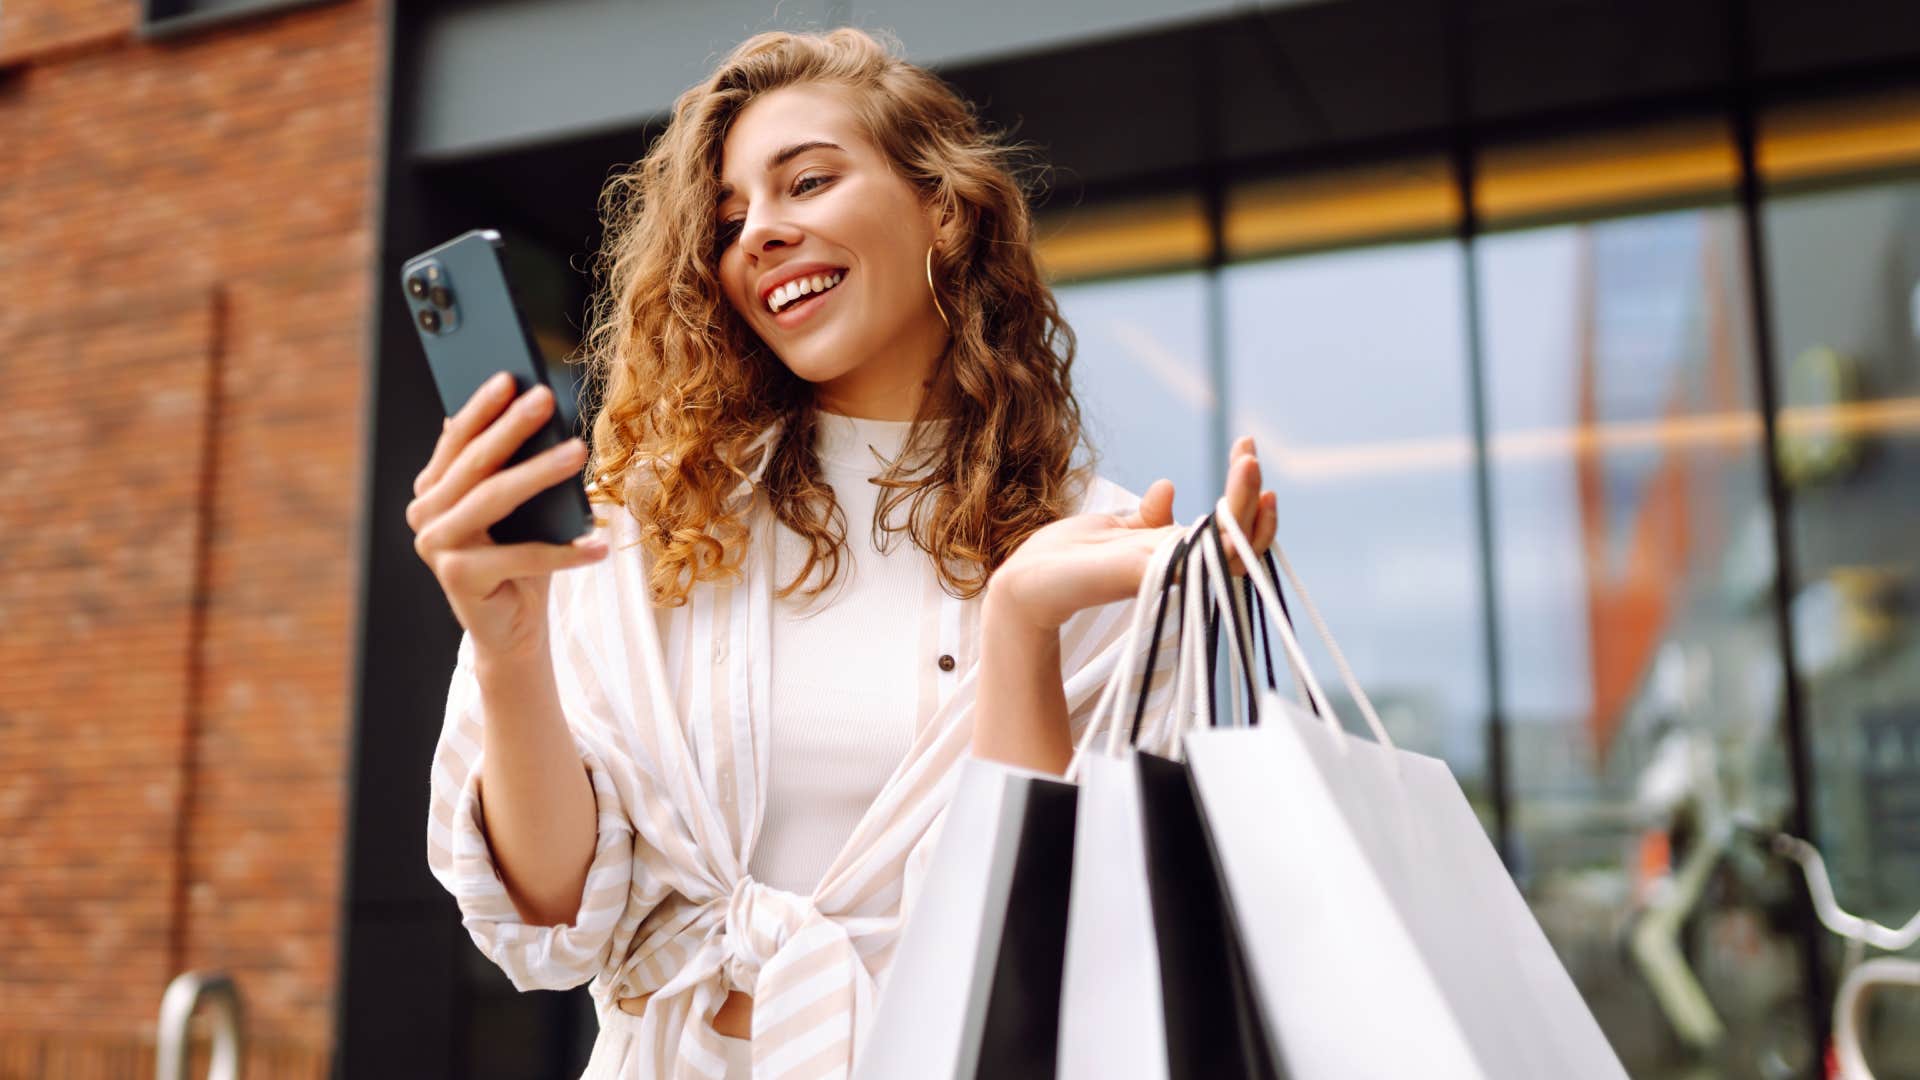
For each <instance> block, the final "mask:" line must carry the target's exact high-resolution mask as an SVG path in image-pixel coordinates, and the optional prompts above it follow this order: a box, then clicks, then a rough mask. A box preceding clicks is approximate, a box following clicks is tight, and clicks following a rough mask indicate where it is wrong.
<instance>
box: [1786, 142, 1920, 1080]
mask: <svg viewBox="0 0 1920 1080" xmlns="http://www.w3.org/2000/svg"><path fill="white" fill-rule="evenodd" d="M1765 223H1766V239H1767V255H1768V258H1767V273H1768V282H1769V285H1770V291H1771V294H1772V295H1771V301H1772V315H1773V326H1774V344H1775V349H1774V359H1775V365H1776V368H1775V370H1776V372H1777V378H1778V385H1779V387H1780V401H1781V405H1782V412H1781V414H1780V416H1779V418H1778V419H1779V423H1778V427H1779V439H1780V452H1781V465H1782V470H1783V477H1784V479H1785V481H1786V483H1787V485H1788V487H1789V489H1790V492H1791V501H1790V503H1789V505H1790V508H1791V522H1790V523H1791V526H1792V537H1793V554H1794V557H1795V565H1794V566H1793V575H1792V580H1793V582H1794V585H1795V595H1794V598H1793V606H1792V612H1793V622H1794V630H1795V642H1794V644H1795V651H1796V654H1797V655H1796V663H1797V664H1798V666H1799V669H1800V675H1801V679H1802V687H1803V694H1804V698H1805V702H1806V717H1807V734H1808V742H1809V743H1810V750H1811V754H1812V758H1813V765H1812V772H1813V796H1814V797H1813V806H1812V819H1813V825H1814V829H1815V834H1816V835H1815V842H1816V843H1817V844H1818V845H1819V847H1820V848H1821V849H1822V851H1823V853H1824V855H1825V857H1826V860H1827V867H1828V870H1829V872H1830V873H1831V874H1832V877H1833V885H1834V891H1835V893H1836V895H1837V898H1838V900H1839V902H1840V904H1841V905H1842V906H1843V907H1846V908H1847V909H1848V910H1851V911H1854V912H1856V913H1857V914H1861V915H1865V916H1868V917H1870V918H1875V919H1878V920H1879V921H1881V922H1883V923H1887V924H1889V925H1893V926H1899V925H1901V924H1902V923H1904V922H1905V921H1906V920H1907V919H1908V918H1910V917H1912V915H1913V913H1914V909H1915V908H1916V907H1920V637H1917V636H1916V635H1915V634H1914V626H1913V615H1914V611H1915V610H1916V606H1915V605H1914V604H1913V602H1912V600H1913V598H1914V597H1915V596H1916V595H1920V589H1917V588H1916V585H1917V583H1920V577H1917V573H1920V555H1917V554H1916V553H1920V181H1912V180H1909V181H1903V182H1894V183H1882V184H1872V185H1866V186H1861V187H1854V188H1848V189H1842V190H1831V191H1821V192H1811V193H1803V194H1793V195H1787V196H1782V197H1777V198H1774V199H1772V200H1771V201H1770V202H1769V204H1768V206H1767V209H1766V214H1765ZM1836 945H1837V943H1836ZM1832 955H1833V958H1834V962H1835V964H1836V966H1837V965H1838V964H1840V963H1841V960H1840V957H1841V956H1842V953H1841V952H1840V950H1839V949H1838V948H1837V947H1836V948H1834V949H1833V952H1832ZM1881 997H1882V998H1884V999H1885V1000H1884V1002H1883V1003H1882V1009H1881V1011H1879V1012H1878V1014H1877V1015H1876V1017H1875V1018H1874V1022H1873V1023H1872V1024H1871V1025H1870V1026H1869V1028H1868V1031H1869V1037H1870V1043H1869V1050H1868V1053H1869V1060H1871V1061H1874V1062H1876V1063H1879V1062H1888V1063H1891V1062H1897V1061H1915V1060H1920V1035H1916V1034H1915V1033H1916V1032H1920V1002H1916V1001H1915V1000H1914V998H1915V997H1916V995H1911V994H1886V995H1881Z"/></svg>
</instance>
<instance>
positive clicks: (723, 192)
mask: <svg viewBox="0 0 1920 1080" xmlns="http://www.w3.org/2000/svg"><path fill="white" fill-rule="evenodd" d="M809 150H838V151H840V152H841V153H843V154H844V153H846V152H847V150H846V147H843V146H841V145H840V144H839V143H834V142H828V141H827V140H825V139H808V140H807V141H805V142H797V143H793V144H791V145H789V146H783V147H781V148H780V149H778V150H775V151H774V152H773V153H771V154H768V155H767V171H768V172H772V171H773V170H775V169H777V168H779V167H780V166H782V165H785V164H786V163H787V162H789V161H792V160H793V159H794V158H797V157H799V156H800V155H801V154H804V153H806V152H807V151H809ZM731 198H733V185H732V184H721V185H720V191H719V194H718V195H716V196H715V198H714V203H715V205H718V204H720V203H723V202H726V201H727V200H728V199H731Z"/></svg>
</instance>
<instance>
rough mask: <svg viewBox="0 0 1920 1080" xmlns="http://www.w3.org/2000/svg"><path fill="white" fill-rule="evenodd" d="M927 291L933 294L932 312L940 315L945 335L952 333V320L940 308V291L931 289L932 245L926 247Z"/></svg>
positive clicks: (944, 310) (944, 309)
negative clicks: (944, 327)
mask: <svg viewBox="0 0 1920 1080" xmlns="http://www.w3.org/2000/svg"><path fill="white" fill-rule="evenodd" d="M927 291H928V292H929V293H932V294H933V310H935V311H937V312H939V313H940V321H941V322H943V323H946V324H947V333H949V334H951V333H953V320H951V319H949V318H947V309H946V308H943V307H941V306H940V290H938V289H936V288H934V287H933V245H932V244H928V245H927Z"/></svg>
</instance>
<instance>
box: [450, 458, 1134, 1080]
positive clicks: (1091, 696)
mask: <svg viewBox="0 0 1920 1080" xmlns="http://www.w3.org/2000/svg"><path fill="white" fill-rule="evenodd" d="M763 458H764V455H763ZM762 466H763V467H764V460H763V463H762ZM759 480H760V476H759V471H758V470H756V471H755V472H753V473H752V474H751V475H750V476H749V478H748V479H747V480H746V481H743V483H742V485H741V488H740V489H739V490H738V491H736V492H735V496H736V497H739V498H747V499H751V500H752V508H751V510H750V516H749V529H750V533H749V535H750V537H751V539H750V541H749V549H748V552H747V557H746V559H745V565H744V579H743V580H741V581H738V582H728V581H719V582H703V583H700V584H698V585H696V586H695V587H694V588H693V589H692V590H691V592H690V593H689V595H688V602H687V603H685V604H683V605H681V606H679V607H673V608H666V607H656V606H654V605H652V604H651V603H650V602H649V600H648V591H647V576H648V575H647V571H648V560H647V557H646V556H645V553H644V550H643V549H642V548H640V547H639V546H637V539H638V527H637V525H636V523H635V522H634V521H633V519H632V517H631V515H630V514H628V513H627V512H625V511H624V510H621V509H619V508H618V507H611V508H602V513H603V515H605V516H610V517H611V518H612V520H611V521H610V522H608V523H607V524H606V525H603V526H602V528H603V529H604V530H605V531H606V532H607V534H608V538H609V540H610V541H611V545H612V552H613V553H612V554H611V555H609V556H608V557H606V558H604V559H602V560H600V561H599V562H597V563H594V564H592V565H590V566H586V567H581V568H579V569H575V570H569V571H564V572H561V573H558V574H555V575H554V577H553V580H552V587H551V589H550V590H549V620H550V621H549V626H550V635H549V636H550V640H551V643H552V650H553V661H554V669H555V676H556V681H557V683H558V686H559V693H560V704H561V708H562V711H563V712H564V713H565V716H566V719H567V724H568V727H569V729H570V730H571V732H572V734H573V739H574V743H575V746H576V747H577V748H578V750H579V753H580V757H581V759H582V761H583V762H584V764H585V766H586V770H587V773H588V775H589V777H590V778H591V780H592V784H593V791H594V797H595V800H596V802H597V805H598V830H599V833H598V837H597V839H596V841H595V845H594V855H593V861H592V864H591V866H590V867H589V869H588V873H587V883H586V887H585V890H584V891H583V893H582V895H581V899H580V908H579V913H578V915H577V916H576V918H575V921H574V922H573V923H572V924H563V925H560V926H534V925H529V924H527V923H526V922H524V921H523V920H522V919H521V918H520V917H519V915H518V913H517V912H516V911H515V909H514V906H513V903H512V901H511V900H510V899H509V898H508V896H507V892H506V889H505V887H504V886H503V885H502V883H501V878H500V875H499V873H498V871H497V869H496V867H495V865H494V862H493V857H492V853H491V851H490V849H489V846H488V842H487V833H486V825H485V821H484V818H483V814H482V807H481V804H480V798H479V792H478V788H477V786H476V781H477V778H478V775H479V772H480V751H481V745H482V742H481V731H482V728H483V726H484V725H485V723H486V714H485V705H484V703H483V702H482V701H481V698H480V694H479V689H478V686H477V683H476V681H475V677H474V668H473V663H474V654H473V645H472V642H471V640H470V639H468V638H465V637H463V638H462V640H461V643H460V649H459V654H458V659H457V662H456V665H455V667H454V671H453V678H452V685H451V686H450V687H449V690H448V694H447V710H446V718H445V722H444V726H443V728H442V731H441V735H440V739H439V743H438V745H437V747H436V748H435V751H434V757H433V766H432V776H431V784H432V798H431V809H430V812H429V819H428V823H427V859H428V863H429V865H430V866H431V868H432V870H433V874H434V876H435V877H436V878H437V879H438V880H439V881H440V883H441V885H442V886H444V887H445V888H446V889H447V890H448V891H449V892H450V893H452V894H453V896H454V899H455V900H456V901H457V902H458V905H459V909H460V913H461V918H462V922H463V923H464V925H465V926H466V928H467V931H468V933H469V934H471V935H472V937H473V940H474V943H475V944H476V945H478V946H479V948H480V950H481V951H482V952H483V953H485V954H486V955H487V957H488V958H490V959H491V960H492V961H493V962H494V963H495V964H497V965H499V967H500V968H501V970H503V971H504V972H505V973H506V975H507V977H508V978H509V979H511V980H512V982H513V984H514V986H515V987H517V988H519V989H521V990H534V989H565V988H569V987H574V986H578V985H580V984H581V983H584V982H588V981H589V980H591V987H590V992H591V994H592V996H593V999H594V1003H595V1006H596V1009H597V1012H598V1014H599V1017H600V1022H601V1030H600V1036H599V1038H598V1040H596V1043H595V1047H594V1053H593V1058H592V1063H591V1064H590V1065H589V1068H588V1075H589V1076H590V1077H601V1076H605V1077H609V1078H614V1077H617V1078H621V1080H633V1078H649V1080H650V1078H655V1077H662V1078H664V1077H675V1078H683V1077H684V1078H691V1077H706V1078H710V1080H719V1078H721V1077H724V1076H725V1075H726V1060H725V1053H726V1048H725V1044H724V1043H723V1040H722V1037H721V1036H720V1035H719V1034H718V1033H717V1032H715V1031H714V1030H713V1028H712V1026H711V1020H712V1017H713V1015H714V1013H715V1012H716V1011H717V1010H718V1009H719V1007H720V1005H721V1004H722V1002H724V1001H725V999H726V996H727V993H728V992H729V991H731V990H739V991H743V992H746V993H748V994H751V995H752V996H753V999H754V1009H753V1022H752V1029H753V1031H752V1034H753V1039H752V1042H753V1047H752V1052H753V1061H754V1066H753V1075H754V1076H755V1077H756V1078H758V1080H775V1078H779V1080H789V1078H791V1080H800V1078H811V1077H839V1078H844V1077H846V1076H848V1075H849V1073H850V1071H851V1066H852V1061H853V1056H854V1054H855V1052H856V1049H857V1048H858V1046H859V1044H860V1041H861V1040H862V1039H863V1038H864V1037H865V1035H866V1025H868V1024H870V1023H871V1022H872V1018H873V1015H874V1009H873V1006H874V997H875V994H876V992H877V988H878V987H879V986H880V985H881V983H883V982H884V980H885V977H886V973H887V970H888V967H889V963H890V961H891V959H892V956H893V950H894V946H895V944H896V942H897V940H898V937H899V931H900V929H901V927H902V926H903V924H904V921H905V918H906V916H907V914H908V913H909V912H911V910H912V907H913V901H914V899H915V897H916V895H917V892H918V887H919V884H920V882H921V881H922V880H924V877H925V873H926V869H927V864H928V862H929V861H930V859H931V857H932V854H933V850H934V846H935V841H936V839H937V836H938V833H939V824H940V821H941V819H942V811H943V810H944V808H945V806H946V804H947V800H948V798H949V797H950V795H951V793H952V789H953V784H954V782H955V779H956V778H957V773H958V770H957V769H956V768H955V767H954V766H955V765H956V764H957V763H958V762H959V760H960V759H961V758H962V757H963V756H965V755H966V753H967V752H968V745H969V742H970V740H971V738H972V733H973V723H972V718H973V701H974V695H973V690H974V681H975V680H974V670H973V669H974V666H975V661H976V659H977V658H978V655H979V626H980V603H979V599H978V598H977V597H976V598H974V599H967V600H962V599H958V598H955V597H953V596H950V595H948V594H947V593H946V592H945V591H944V590H941V589H939V588H938V586H937V584H934V585H930V586H929V589H930V590H931V592H932V594H930V595H929V596H928V597H927V598H926V602H925V603H924V604H923V605H922V611H923V616H922V618H921V619H920V627H919V634H920V641H921V648H920V649H919V650H918V654H919V655H921V656H925V657H929V658H931V657H946V656H951V657H953V658H954V661H955V662H954V663H953V664H951V665H949V664H945V663H935V662H928V663H926V664H924V665H921V666H920V671H919V695H918V696H919V701H920V708H919V709H918V710H917V712H918V715H919V720H918V722H917V724H916V728H915V736H914V738H913V741H912V744H911V746H910V748H909V750H908V751H907V754H906V757H905V758H904V759H903V760H902V761H901V762H900V763H899V767H898V768H897V769H895V770H894V772H893V774H892V776H891V778H890V779H889V780H888V781H887V783H886V785H885V786H884V787H883V788H882V789H881V791H880V794H879V796H878V797H877V798H876V799H875V800H874V802H873V803H872V805H871V806H870V807H869V808H868V809H867V811H866V814H865V816H864V817H862V818H861V820H860V823H859V824H858V825H857V826H856V827H855V829H854V831H853V835H852V836H851V837H850V838H849V839H848V841H847V844H846V846H845V847H844V848H843V849H842V850H841V851H840V853H839V854H838V855H837V856H836V857H835V858H834V859H833V860H832V862H831V864H830V865H829V866H828V868H827V871H826V874H825V876H824V877H823V878H822V879H821V880H820V882H819V883H818V884H817V885H816V886H815V887H814V889H813V891H812V892H811V893H810V894H809V895H800V894H798V893H793V892H787V891H783V890H779V889H774V888H771V887H769V886H766V885H763V884H761V883H759V882H757V881H755V880H754V879H753V878H752V877H751V876H750V875H749V874H748V873H747V865H748V860H749V858H750V857H751V855H752V852H753V850H754V845H755V843H756V841H757V839H758V837H759V835H760V833H761V829H762V816H763V814H762V811H763V806H764V798H765V793H766V790H767V778H768V754H767V747H768V744H769V738H768V728H767V715H768V708H767V695H768V684H769V667H770V665H769V664H768V663H767V662H766V658H767V656H768V654H769V648H768V642H769V635H770V627H771V614H770V612H771V603H772V600H773V592H774V590H775V588H777V585H778V582H776V581H775V580H774V575H773V560H772V543H771V540H770V536H771V534H772V529H771V528H770V527H768V526H770V525H771V523H772V520H773V519H772V515H771V512H770V511H769V510H768V508H767V503H766V500H765V499H764V498H760V497H757V492H756V486H757V484H758V483H759ZM1137 504H1138V500H1137V499H1136V498H1134V497H1132V496H1130V495H1129V494H1128V493H1126V492H1125V491H1123V490H1121V489H1120V488H1119V487H1117V486H1116V485H1114V484H1111V483H1109V482H1107V481H1105V480H1094V481H1092V482H1091V484H1089V485H1088V490H1087V492H1086V494H1085V497H1084V498H1083V499H1082V501H1081V507H1080V509H1081V511H1082V512H1087V511H1095V512H1102V513H1128V512H1131V511H1132V510H1133V509H1134V507H1135V506H1136V505H1137ZM936 594H937V595H936ZM1131 603H1132V602H1131V601H1128V602H1123V603H1118V604H1111V605H1107V606H1104V607H1099V608H1091V609H1088V610H1086V611H1083V612H1080V613H1079V614H1078V615H1076V616H1075V617H1074V618H1073V619H1072V620H1071V621H1069V622H1068V623H1067V624H1066V626H1064V627H1063V628H1062V630H1061V635H1060V643H1061V657H1062V663H1061V671H1062V678H1063V681H1064V685H1065V688H1066V697H1067V705H1068V710H1069V714H1070V718H1071V722H1072V725H1073V727H1074V730H1075V733H1076V735H1077V734H1078V733H1079V731H1080V730H1081V728H1082V727H1083V726H1084V724H1085V723H1086V721H1087V720H1088V719H1089V718H1090V716H1091V713H1092V710H1093V707H1094V704H1095V701H1096V699H1097V697H1098V696H1099V691H1100V689H1101V688H1102V686H1103V685H1104V683H1105V681H1106V679H1107V678H1108V677H1109V675H1110V674H1111V672H1112V671H1113V669H1114V666H1115V664H1116V662H1117V660H1118V656H1119V650H1120V647H1121V641H1122V639H1123V638H1124V637H1125V634H1126V630H1127V623H1128V618H1129V616H1130V614H1131ZM1161 656H1162V657H1163V663H1162V664H1161V665H1160V666H1159V668H1158V670H1156V671H1155V673H1154V674H1155V676H1156V677H1155V679H1154V686H1155V694H1156V696H1158V695H1160V694H1162V693H1164V692H1165V683H1166V680H1165V679H1164V675H1165V674H1166V671H1167V669H1168V667H1170V664H1168V663H1166V662H1165V660H1166V659H1168V658H1169V654H1168V653H1167V652H1164V651H1163V652H1162V654H1161ZM1163 711H1164V709H1159V708H1156V709H1150V710H1149V714H1150V715H1159V713H1161V712H1163ZM642 994H652V995H653V996H652V998H651V999H650V1000H649V1001H648V1002H647V1006H646V1009H645V1012H644V1013H643V1015H641V1016H638V1017H635V1016H631V1015H628V1014H626V1013H623V1012H621V1011H620V1010H619V1009H617V1008H616V1007H615V1006H614V1003H615V1002H616V1001H618V1000H621V999H624V998H631V997H636V996H639V995H642Z"/></svg>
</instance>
